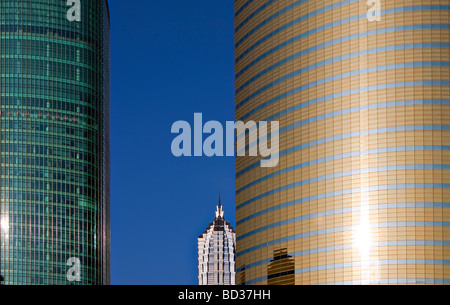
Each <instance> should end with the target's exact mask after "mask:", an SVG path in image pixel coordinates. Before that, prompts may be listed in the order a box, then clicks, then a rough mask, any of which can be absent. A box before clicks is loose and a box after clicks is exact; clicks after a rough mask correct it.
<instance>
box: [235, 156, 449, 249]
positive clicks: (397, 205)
mask: <svg viewBox="0 0 450 305" xmlns="http://www.w3.org/2000/svg"><path fill="white" fill-rule="evenodd" d="M449 166H450V165H449ZM397 208H450V203H441V202H433V203H429V202H428V203H425V202H422V203H416V202H414V203H385V204H373V205H370V206H369V209H370V210H383V209H397ZM358 211H361V206H355V207H348V208H342V209H336V210H332V211H323V212H319V213H313V214H308V215H303V216H298V217H294V218H289V219H286V220H282V221H278V222H275V223H273V224H270V225H267V226H264V227H261V228H258V229H255V230H253V231H250V232H247V233H246V234H243V235H241V236H239V237H237V238H236V241H239V240H242V239H244V238H247V237H249V236H252V235H254V234H257V233H261V232H264V231H266V230H269V229H273V228H276V227H280V226H283V225H287V224H290V223H294V222H298V221H304V220H308V219H314V218H318V217H324V216H330V215H338V214H345V213H351V212H358Z"/></svg>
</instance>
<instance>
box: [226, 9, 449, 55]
mask: <svg viewBox="0 0 450 305" xmlns="http://www.w3.org/2000/svg"><path fill="white" fill-rule="evenodd" d="M353 1H355V0H353ZM355 2H356V1H355ZM332 9H333V8H330V7H327V10H332ZM448 9H450V6H449V5H421V6H409V7H398V8H392V9H387V10H382V11H381V12H380V15H388V14H395V13H404V12H412V11H424V10H448ZM319 11H321V12H323V11H324V9H320V10H318V11H315V12H312V13H310V14H307V15H305V16H302V17H300V18H297V19H295V20H293V21H291V22H289V23H287V24H285V25H283V26H282V27H280V28H278V29H276V30H275V31H273V32H272V33H270V34H268V35H266V36H265V37H263V38H261V39H260V40H258V41H257V42H256V43H254V44H253V45H252V46H250V47H248V48H247V49H246V50H245V51H244V52H243V53H242V54H241V55H239V56H238V57H237V58H236V60H235V62H236V63H238V62H239V61H240V60H241V59H242V58H243V57H245V56H246V55H247V54H248V53H250V52H251V51H252V50H253V49H254V48H256V47H258V46H259V45H260V44H262V43H263V42H265V41H266V40H268V39H269V38H271V37H273V36H274V35H277V34H279V33H280V32H282V31H284V30H286V29H287V28H290V27H292V26H293V25H295V24H297V23H300V22H302V21H305V20H306V19H308V18H310V17H313V16H315V15H317V14H319V13H318V12H319ZM362 19H367V14H361V15H357V16H352V17H348V18H344V19H341V20H337V21H333V22H331V23H328V24H326V25H322V26H319V27H317V28H315V29H312V30H310V31H308V32H305V33H303V34H300V35H298V36H296V37H294V38H292V39H290V40H288V41H290V42H289V43H287V44H290V43H292V42H294V41H297V40H299V39H301V38H305V37H307V36H310V35H313V34H316V33H318V32H321V31H324V30H327V29H331V28H334V27H337V26H339V25H343V24H346V23H350V22H353V21H357V20H362ZM280 46H281V45H280ZM276 48H278V47H276ZM276 48H275V49H276ZM272 50H274V49H272ZM269 52H270V51H269Z"/></svg>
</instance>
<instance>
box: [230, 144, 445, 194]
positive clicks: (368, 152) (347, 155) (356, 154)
mask: <svg viewBox="0 0 450 305" xmlns="http://www.w3.org/2000/svg"><path fill="white" fill-rule="evenodd" d="M422 150H424V151H426V150H447V151H449V150H450V146H439V145H434V146H431V145H428V146H427V145H422V146H420V145H418V146H399V147H382V148H374V149H369V150H363V151H354V152H348V153H344V154H338V155H334V156H329V157H324V158H320V159H316V160H311V161H307V162H304V163H301V164H296V165H293V166H291V167H288V168H285V169H282V170H279V171H276V172H273V173H272V174H270V175H267V176H264V177H262V178H259V179H257V180H255V181H253V182H251V183H249V184H247V185H245V186H243V187H241V188H240V189H238V190H237V191H236V194H239V193H241V192H242V191H244V190H246V189H248V188H249V187H252V186H254V185H256V184H258V183H260V182H262V181H265V180H268V179H270V178H273V177H276V176H278V175H282V174H285V173H288V172H291V171H294V170H297V169H300V168H305V167H308V166H311V165H316V164H320V163H324V162H329V161H335V160H340V159H345V158H352V157H359V156H364V155H372V154H380V153H389V152H399V151H422Z"/></svg>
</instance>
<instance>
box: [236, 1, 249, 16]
mask: <svg viewBox="0 0 450 305" xmlns="http://www.w3.org/2000/svg"><path fill="white" fill-rule="evenodd" d="M235 2H236V1H235ZM252 2H253V0H247V2H245V3H244V4H243V5H242V6H241V7H240V8H239V9H238V10H237V12H236V13H235V14H234V17H237V16H238V15H239V14H240V13H242V11H243V10H244V9H245V8H246V7H247V6H249V4H250V3H252Z"/></svg>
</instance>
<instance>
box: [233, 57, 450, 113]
mask: <svg viewBox="0 0 450 305" xmlns="http://www.w3.org/2000/svg"><path fill="white" fill-rule="evenodd" d="M449 66H450V64H449V62H437V61H433V62H403V63H398V64H389V65H382V66H376V67H370V68H364V69H360V70H354V71H349V72H345V73H341V74H336V75H332V76H329V77H326V78H324V79H320V80H317V81H314V82H311V83H309V84H306V85H303V86H300V87H298V88H296V89H294V90H297V91H296V92H299V91H303V90H307V89H311V88H312V87H316V86H319V85H323V84H325V83H327V82H333V81H335V80H339V79H342V78H346V77H353V76H356V75H360V74H365V73H372V72H378V71H385V70H392V69H408V68H418V67H449ZM303 72H305V71H303V69H300V70H298V71H295V72H292V73H290V74H288V75H285V76H283V77H281V78H279V79H277V80H276V81H273V82H271V83H269V84H267V85H265V86H264V87H262V88H260V89H258V90H257V91H255V92H253V93H252V94H250V95H249V96H248V97H247V98H245V99H244V100H242V101H241V102H240V103H239V104H237V105H236V107H235V108H236V110H238V109H239V108H241V107H242V106H244V105H245V104H246V103H248V102H249V101H250V100H252V99H253V98H255V97H256V96H258V95H259V94H261V93H262V92H264V91H266V90H267V89H270V88H272V87H273V86H275V85H278V84H280V83H282V82H284V81H286V80H288V79H290V78H293V77H295V76H297V75H299V74H301V73H303ZM287 93H289V91H288V92H287Z"/></svg>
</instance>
